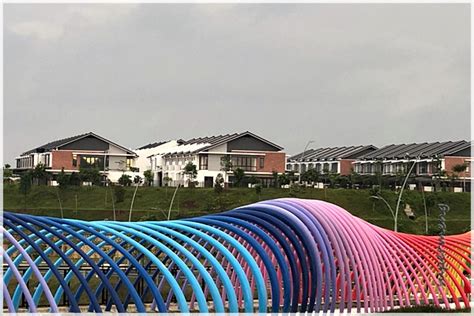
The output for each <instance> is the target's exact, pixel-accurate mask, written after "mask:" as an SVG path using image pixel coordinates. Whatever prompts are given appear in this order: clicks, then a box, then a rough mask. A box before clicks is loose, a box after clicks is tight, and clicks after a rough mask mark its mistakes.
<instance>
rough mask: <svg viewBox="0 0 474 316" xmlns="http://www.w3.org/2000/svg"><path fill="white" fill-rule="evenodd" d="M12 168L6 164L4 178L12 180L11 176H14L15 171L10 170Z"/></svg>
mask: <svg viewBox="0 0 474 316" xmlns="http://www.w3.org/2000/svg"><path fill="white" fill-rule="evenodd" d="M10 168H11V166H10V165H9V164H5V166H4V167H3V178H4V179H5V178H10V177H11V176H13V171H12V169H10Z"/></svg>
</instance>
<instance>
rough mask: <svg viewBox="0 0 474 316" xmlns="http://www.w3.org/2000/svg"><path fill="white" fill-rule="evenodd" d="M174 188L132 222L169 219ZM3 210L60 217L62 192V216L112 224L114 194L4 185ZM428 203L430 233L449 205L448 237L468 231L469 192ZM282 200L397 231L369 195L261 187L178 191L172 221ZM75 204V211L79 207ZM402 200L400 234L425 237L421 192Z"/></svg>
mask: <svg viewBox="0 0 474 316" xmlns="http://www.w3.org/2000/svg"><path fill="white" fill-rule="evenodd" d="M133 191H134V188H132V187H127V188H125V198H124V201H123V202H120V203H115V209H116V216H117V220H128V215H129V210H130V203H131V200H132V196H133ZM173 191H174V188H165V187H161V188H154V187H140V188H139V189H138V192H137V196H136V198H135V204H134V208H133V217H132V218H133V220H143V219H145V218H151V217H153V218H155V219H157V220H164V219H166V214H167V212H168V209H169V205H170V201H171V199H172V196H173ZM3 193H4V195H3V197H4V209H5V210H6V211H12V212H22V213H29V214H34V215H47V216H54V217H60V216H61V213H60V208H59V201H58V193H59V195H60V197H61V203H62V206H63V209H64V216H65V217H68V218H79V219H84V220H104V219H108V220H112V219H113V211H112V209H113V208H112V191H111V189H110V188H106V187H70V188H67V189H65V190H61V191H59V190H58V188H56V187H46V186H39V187H38V186H35V187H33V188H32V190H31V192H30V193H29V194H28V195H27V196H24V195H22V194H20V192H19V190H18V186H17V185H4V192H3ZM383 195H384V197H385V198H386V199H387V200H388V201H389V203H390V204H391V205H392V207H393V209H395V205H396V194H395V193H394V192H390V191H386V192H384V193H383ZM425 196H426V201H427V204H428V214H429V216H428V220H429V233H430V234H436V233H437V223H438V222H437V221H438V219H437V216H438V213H439V212H438V210H437V206H436V205H437V203H446V204H448V205H449V206H450V208H451V210H450V212H449V213H448V215H447V216H446V219H447V230H448V233H449V234H455V233H462V232H465V231H468V230H470V193H452V192H439V193H436V194H434V193H425ZM281 197H297V198H306V199H320V200H325V201H328V202H331V203H334V204H336V205H339V206H341V207H342V208H344V209H346V210H348V211H349V212H351V213H352V214H354V215H356V216H358V217H361V218H363V219H364V220H366V221H368V222H371V223H373V224H375V225H378V226H381V227H386V228H390V229H391V228H393V220H392V217H391V215H390V212H389V210H388V209H387V207H386V206H385V205H384V204H383V202H381V201H374V200H373V199H371V198H370V191H369V190H350V189H327V190H322V189H314V188H299V189H277V188H263V189H262V192H261V194H260V195H257V194H256V192H255V189H249V188H231V189H228V190H226V191H225V192H224V193H222V194H220V195H218V194H216V193H215V192H214V190H213V189H207V188H192V189H190V188H180V189H178V192H177V194H176V198H175V201H174V204H173V208H172V212H171V218H172V219H176V218H184V217H193V216H199V215H204V214H210V213H217V212H221V211H224V210H228V209H232V208H235V207H238V206H242V205H246V204H250V203H254V202H258V201H263V200H268V199H275V198H281ZM76 200H77V208H76ZM404 201H406V202H407V203H409V204H410V205H411V207H412V209H413V210H414V212H415V214H416V219H414V220H410V219H408V218H407V216H406V215H405V214H404V212H403V209H401V210H400V214H399V231H402V232H407V233H417V234H423V233H424V226H425V224H424V223H425V222H424V207H423V200H422V196H421V194H420V193H419V192H414V191H407V192H406V194H404Z"/></svg>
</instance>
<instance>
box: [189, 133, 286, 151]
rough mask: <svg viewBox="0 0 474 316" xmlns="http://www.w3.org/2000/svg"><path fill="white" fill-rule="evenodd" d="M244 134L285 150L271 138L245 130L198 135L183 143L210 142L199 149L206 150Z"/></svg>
mask: <svg viewBox="0 0 474 316" xmlns="http://www.w3.org/2000/svg"><path fill="white" fill-rule="evenodd" d="M243 136H251V137H254V138H256V139H258V140H260V141H262V142H264V143H267V144H269V145H271V146H273V147H275V148H277V149H278V150H283V147H281V146H279V145H277V144H275V143H272V142H270V141H269V140H266V139H265V138H262V137H260V136H258V135H255V134H254V133H252V132H249V131H245V132H242V133H233V134H225V135H219V136H208V137H198V138H192V139H190V140H187V141H184V142H183V143H182V144H183V145H190V144H208V145H207V146H205V147H203V148H201V149H199V151H205V150H209V149H212V148H214V147H217V146H220V145H222V144H225V143H228V142H230V141H233V140H235V139H238V138H240V137H243Z"/></svg>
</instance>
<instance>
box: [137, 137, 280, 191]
mask: <svg viewBox="0 0 474 316" xmlns="http://www.w3.org/2000/svg"><path fill="white" fill-rule="evenodd" d="M141 148H142V150H141V151H139V154H140V153H143V152H144V151H146V152H147V153H149V152H150V151H153V150H155V151H156V153H155V154H151V155H149V156H147V158H148V161H149V163H148V166H149V168H150V169H151V170H152V171H153V173H154V175H155V180H156V181H155V185H162V184H163V183H164V181H163V180H164V179H168V180H169V185H172V186H176V185H184V186H186V185H187V180H188V179H187V177H186V175H185V174H184V173H183V171H184V167H185V165H186V164H187V163H188V162H192V163H193V164H194V165H196V167H197V171H198V174H197V178H196V179H195V181H196V182H197V184H198V186H201V187H212V186H213V185H214V182H215V180H216V177H217V175H218V174H221V175H222V176H223V177H224V178H225V179H224V181H225V182H228V183H232V182H233V181H234V174H233V170H235V169H237V168H240V169H242V170H244V172H245V175H246V179H248V178H249V177H250V176H254V177H256V178H258V179H259V180H260V181H261V182H262V183H263V185H270V184H271V183H272V181H273V177H272V174H273V172H277V173H283V172H285V161H286V154H285V152H284V151H283V147H281V146H279V145H276V144H274V143H272V142H270V141H268V140H266V139H264V138H262V137H260V136H257V135H255V134H253V133H251V132H249V131H246V132H242V133H234V134H226V135H218V136H207V137H198V138H192V139H189V140H182V139H179V140H174V141H169V142H165V143H161V142H157V143H156V146H154V145H153V144H150V145H147V146H143V147H141ZM226 156H227V157H229V158H230V160H231V162H232V170H230V171H229V172H224V171H223V170H222V164H221V161H222V159H223V158H224V157H226Z"/></svg>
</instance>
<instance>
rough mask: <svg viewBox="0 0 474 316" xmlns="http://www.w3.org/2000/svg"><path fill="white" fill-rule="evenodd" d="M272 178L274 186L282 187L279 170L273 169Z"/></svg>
mask: <svg viewBox="0 0 474 316" xmlns="http://www.w3.org/2000/svg"><path fill="white" fill-rule="evenodd" d="M272 178H273V186H274V187H275V188H279V187H280V185H281V184H280V182H279V181H278V180H279V179H278V172H277V171H272Z"/></svg>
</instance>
